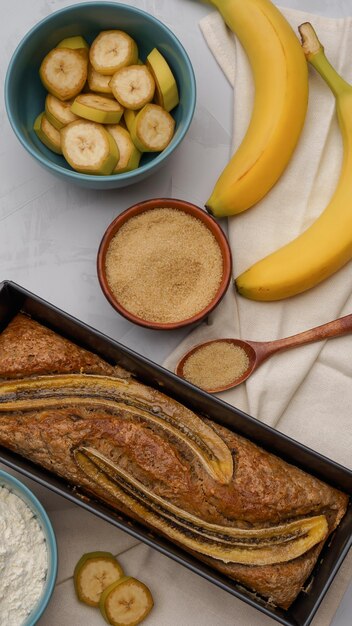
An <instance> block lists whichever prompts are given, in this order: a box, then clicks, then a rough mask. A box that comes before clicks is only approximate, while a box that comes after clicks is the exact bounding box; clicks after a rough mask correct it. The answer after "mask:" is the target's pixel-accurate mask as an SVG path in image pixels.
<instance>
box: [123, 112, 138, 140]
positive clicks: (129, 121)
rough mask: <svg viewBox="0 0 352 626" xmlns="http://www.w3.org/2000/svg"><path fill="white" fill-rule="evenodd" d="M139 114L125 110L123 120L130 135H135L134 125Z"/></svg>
mask: <svg viewBox="0 0 352 626" xmlns="http://www.w3.org/2000/svg"><path fill="white" fill-rule="evenodd" d="M136 117H137V113H136V111H132V110H131V109H125V110H124V113H123V120H124V122H125V124H126V128H127V130H128V132H129V133H130V135H131V136H132V133H133V134H134V124H135V121H136Z"/></svg>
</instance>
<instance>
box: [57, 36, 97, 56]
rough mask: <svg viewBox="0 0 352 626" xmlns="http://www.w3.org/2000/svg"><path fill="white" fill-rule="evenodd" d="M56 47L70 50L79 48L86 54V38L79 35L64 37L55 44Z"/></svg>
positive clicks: (87, 46) (87, 49)
mask: <svg viewBox="0 0 352 626" xmlns="http://www.w3.org/2000/svg"><path fill="white" fill-rule="evenodd" d="M56 47H57V48H70V49H71V50H79V51H80V52H81V53H83V54H84V55H85V56H87V55H88V52H89V45H88V44H87V42H86V40H85V39H84V38H83V37H81V35H76V36H75V37H66V39H63V40H62V41H60V43H58V44H57V46H56Z"/></svg>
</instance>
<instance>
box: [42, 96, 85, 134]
mask: <svg viewBox="0 0 352 626" xmlns="http://www.w3.org/2000/svg"><path fill="white" fill-rule="evenodd" d="M72 102H73V100H67V101H65V102H63V101H62V100H59V99H58V98H56V97H55V96H53V95H52V94H51V93H48V95H47V97H46V98H45V115H46V117H47V119H48V120H49V122H50V124H52V125H53V126H55V128H57V129H58V130H61V128H63V127H64V126H66V125H67V124H70V122H74V121H75V120H77V119H78V118H77V115H75V114H74V113H72V111H71V105H72Z"/></svg>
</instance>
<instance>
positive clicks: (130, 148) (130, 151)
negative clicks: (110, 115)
mask: <svg viewBox="0 0 352 626" xmlns="http://www.w3.org/2000/svg"><path fill="white" fill-rule="evenodd" d="M106 130H107V131H108V132H109V133H110V134H111V135H112V136H113V138H114V139H115V142H116V145H117V147H118V149H119V152H120V158H119V160H118V162H117V164H116V167H115V169H114V172H113V173H114V174H122V172H130V171H131V170H135V169H136V168H137V167H138V165H139V161H140V158H141V152H140V151H139V150H138V149H137V148H136V146H135V145H134V143H133V141H132V138H131V135H130V133H129V132H128V130H127V129H126V128H123V127H122V126H120V125H119V124H113V125H107V126H106Z"/></svg>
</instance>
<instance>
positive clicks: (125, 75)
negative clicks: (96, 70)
mask: <svg viewBox="0 0 352 626" xmlns="http://www.w3.org/2000/svg"><path fill="white" fill-rule="evenodd" d="M109 85H110V87H111V89H112V93H113V94H114V96H115V98H116V100H118V102H120V104H122V106H124V107H126V108H127V109H132V111H136V110H138V109H141V108H142V107H143V106H144V105H145V104H147V102H151V101H152V100H153V96H154V91H155V81H154V78H153V76H152V74H151V72H150V71H149V70H148V68H147V66H146V65H143V64H142V65H141V64H136V65H129V66H127V67H122V68H121V69H120V70H118V71H117V72H115V74H114V75H113V77H112V79H111V80H110V83H109Z"/></svg>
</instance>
